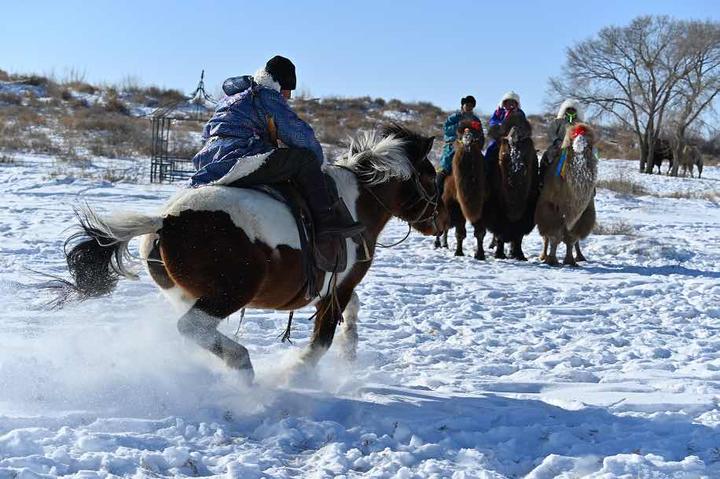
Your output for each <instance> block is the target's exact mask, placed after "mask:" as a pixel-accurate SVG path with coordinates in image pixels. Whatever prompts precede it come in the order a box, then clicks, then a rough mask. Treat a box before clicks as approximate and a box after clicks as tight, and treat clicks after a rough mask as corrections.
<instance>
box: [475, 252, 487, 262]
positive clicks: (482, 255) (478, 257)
mask: <svg viewBox="0 0 720 479" xmlns="http://www.w3.org/2000/svg"><path fill="white" fill-rule="evenodd" d="M475 259H476V260H478V261H485V253H475Z"/></svg>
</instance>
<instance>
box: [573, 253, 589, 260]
mask: <svg viewBox="0 0 720 479" xmlns="http://www.w3.org/2000/svg"><path fill="white" fill-rule="evenodd" d="M575 261H587V258H585V256H583V255H581V254H579V255H576V256H575Z"/></svg>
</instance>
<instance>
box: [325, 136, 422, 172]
mask: <svg viewBox="0 0 720 479" xmlns="http://www.w3.org/2000/svg"><path fill="white" fill-rule="evenodd" d="M404 146H405V141H404V140H402V139H400V138H397V137H395V136H394V135H389V136H386V137H381V136H380V135H378V134H377V133H376V132H368V131H365V132H362V133H360V135H358V136H356V137H351V138H350V148H349V150H348V152H347V153H345V154H344V155H343V156H341V157H340V158H338V159H337V161H336V162H335V164H336V165H339V166H343V167H345V168H347V169H349V170H351V171H353V172H354V173H355V174H356V175H357V176H358V179H359V180H360V181H361V182H363V183H365V184H367V185H378V184H381V183H385V182H387V181H390V180H392V179H398V180H401V181H405V180H408V179H410V177H412V174H413V166H412V163H410V160H409V159H408V157H407V153H406V152H405V148H404Z"/></svg>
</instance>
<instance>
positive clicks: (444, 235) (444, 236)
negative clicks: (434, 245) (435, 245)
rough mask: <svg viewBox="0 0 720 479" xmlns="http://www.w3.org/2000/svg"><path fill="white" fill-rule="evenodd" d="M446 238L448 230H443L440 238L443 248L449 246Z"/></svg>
mask: <svg viewBox="0 0 720 479" xmlns="http://www.w3.org/2000/svg"><path fill="white" fill-rule="evenodd" d="M447 238H448V230H445V231H444V232H443V240H442V246H443V248H449V246H448V242H447Z"/></svg>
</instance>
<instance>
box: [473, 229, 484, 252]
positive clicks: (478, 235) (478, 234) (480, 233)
mask: <svg viewBox="0 0 720 479" xmlns="http://www.w3.org/2000/svg"><path fill="white" fill-rule="evenodd" d="M473 234H474V235H475V240H476V242H477V249H476V250H475V259H477V260H481V261H482V260H484V259H485V249H484V248H483V240H484V239H485V227H484V226H483V225H482V224H481V223H480V222H477V223H475V224H473Z"/></svg>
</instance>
